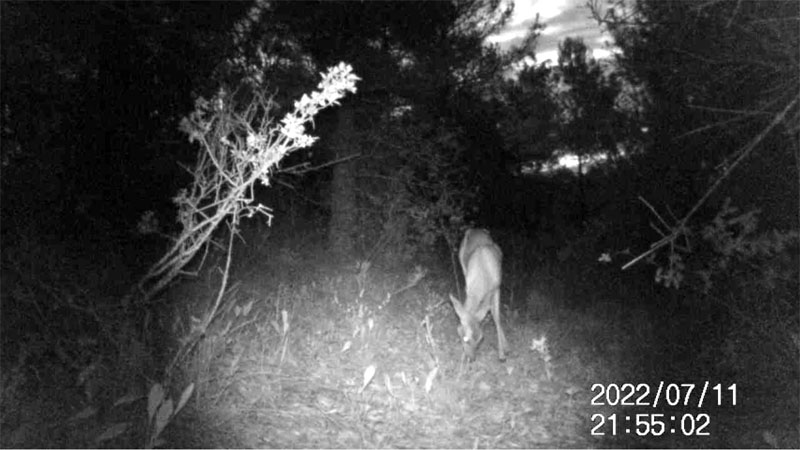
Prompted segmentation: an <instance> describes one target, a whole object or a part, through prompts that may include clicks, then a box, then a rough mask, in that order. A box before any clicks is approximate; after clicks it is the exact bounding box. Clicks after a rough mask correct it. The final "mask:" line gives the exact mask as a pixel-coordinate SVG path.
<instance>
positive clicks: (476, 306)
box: [450, 228, 508, 363]
mask: <svg viewBox="0 0 800 450" xmlns="http://www.w3.org/2000/svg"><path fill="white" fill-rule="evenodd" d="M458 260H459V262H460V263H461V270H462V271H463V273H464V284H465V291H466V298H465V299H464V303H461V302H460V301H459V300H458V299H457V298H455V297H454V296H453V295H452V294H450V301H451V302H452V303H453V309H455V311H456V315H458V319H459V321H460V325H459V326H458V334H459V336H461V341H462V344H463V346H464V356H465V357H466V358H468V359H469V361H470V362H471V361H473V360H474V359H475V350H476V349H477V348H478V344H480V343H481V340H482V339H483V330H482V326H481V323H482V322H483V319H484V318H486V314H487V313H488V312H489V311H491V312H492V319H494V324H495V327H497V351H498V355H499V359H500V361H505V359H506V348H507V346H508V343H507V342H506V335H505V333H503V327H502V325H501V324H500V281H501V278H502V270H501V263H502V261H503V252H502V251H501V250H500V247H499V246H498V245H497V244H496V243H495V242H494V240H492V237H491V236H490V235H489V232H488V231H486V230H484V229H480V228H470V229H468V230H467V231H466V232H465V233H464V239H462V240H461V246H460V247H459V250H458ZM462 363H463V358H462Z"/></svg>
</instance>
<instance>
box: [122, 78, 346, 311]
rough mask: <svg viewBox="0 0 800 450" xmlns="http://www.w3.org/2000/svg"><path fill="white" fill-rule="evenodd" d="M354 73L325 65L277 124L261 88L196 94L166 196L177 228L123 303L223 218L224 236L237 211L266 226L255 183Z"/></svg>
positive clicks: (182, 259) (200, 244)
mask: <svg viewBox="0 0 800 450" xmlns="http://www.w3.org/2000/svg"><path fill="white" fill-rule="evenodd" d="M359 79H360V78H359V77H358V76H356V75H355V74H354V73H353V69H352V67H351V66H350V65H348V64H345V63H343V62H342V63H339V64H338V65H337V66H333V67H330V68H329V69H328V70H327V72H325V73H323V74H322V81H320V83H319V84H318V85H317V89H316V90H315V91H313V92H312V93H311V94H310V95H308V94H304V95H303V96H302V97H301V98H300V99H299V100H297V101H296V102H295V103H294V108H293V109H292V110H291V111H289V112H288V113H286V115H285V116H284V117H283V118H282V119H280V121H278V122H277V123H275V121H274V120H273V117H272V115H271V113H272V112H273V111H274V110H275V109H276V108H275V104H274V103H273V101H272V98H271V97H269V96H267V95H265V94H263V91H260V92H259V91H256V92H255V93H254V94H253V95H252V97H251V100H250V101H249V102H248V103H247V104H246V105H245V106H244V107H242V106H239V105H237V104H236V102H234V96H233V95H232V94H231V93H229V92H227V91H226V90H224V89H221V90H220V91H218V92H217V94H216V95H215V96H214V97H213V98H212V99H210V100H207V99H204V98H199V99H197V101H196V103H195V110H194V111H193V112H192V113H191V114H189V116H187V117H185V118H184V119H183V120H182V121H181V125H180V128H181V130H182V131H183V132H185V133H186V134H187V135H188V136H189V142H196V143H198V144H199V146H200V149H199V153H198V158H197V161H196V163H195V165H194V167H193V168H191V169H189V171H190V173H191V174H192V182H191V184H190V186H189V187H188V188H185V189H181V190H180V191H179V192H178V194H177V195H176V196H175V197H174V198H173V201H174V202H175V204H176V206H177V207H178V214H177V217H178V222H179V224H180V226H181V229H180V232H179V233H177V235H176V236H173V237H172V245H171V246H170V248H169V250H167V252H166V253H165V254H164V255H163V256H162V257H161V259H160V260H159V261H157V262H156V263H155V264H153V266H151V268H150V270H148V272H147V273H146V274H145V276H144V277H142V279H141V280H140V281H139V283H137V286H136V289H135V290H134V291H132V292H131V293H130V294H129V295H128V296H127V297H126V298H125V302H126V303H127V302H128V301H130V300H139V301H147V300H149V299H151V298H152V297H153V296H154V295H155V294H157V293H158V292H160V291H161V289H163V288H164V287H165V286H166V285H167V284H169V282H171V281H172V280H173V279H175V277H177V276H178V275H179V274H181V273H182V272H183V270H184V268H185V267H186V265H187V264H188V263H189V262H190V261H191V260H192V259H193V258H194V257H195V255H196V254H197V252H198V251H199V250H201V249H203V248H205V247H206V246H207V245H209V244H210V243H211V235H212V233H213V232H214V230H216V229H217V227H218V226H219V225H220V223H222V222H223V220H226V219H227V220H228V223H229V226H230V227H231V231H232V232H231V235H233V234H235V231H236V230H237V229H238V223H239V219H240V218H241V217H242V216H245V217H252V216H253V215H255V214H263V215H264V216H265V217H266V218H267V220H268V223H270V224H271V222H272V211H271V209H270V208H269V207H267V206H265V205H262V204H258V203H255V202H254V195H253V188H254V186H255V183H256V181H260V182H261V183H263V184H264V185H269V184H270V176H271V175H272V173H273V171H274V170H275V169H276V168H277V167H278V165H279V163H280V161H281V160H282V159H283V158H284V157H285V156H286V155H287V154H289V153H291V152H293V151H295V150H298V149H301V148H305V147H309V146H311V145H312V144H313V143H314V142H315V141H316V139H317V138H316V137H315V136H310V135H308V134H307V133H306V128H305V126H306V124H307V123H308V122H311V121H312V120H313V119H314V116H315V115H316V114H317V113H319V111H320V110H322V109H323V108H327V107H329V106H334V105H338V104H339V101H340V100H341V99H342V98H343V97H344V96H345V95H346V94H347V93H348V92H349V93H355V92H356V86H355V85H356V82H357V81H358V80H359Z"/></svg>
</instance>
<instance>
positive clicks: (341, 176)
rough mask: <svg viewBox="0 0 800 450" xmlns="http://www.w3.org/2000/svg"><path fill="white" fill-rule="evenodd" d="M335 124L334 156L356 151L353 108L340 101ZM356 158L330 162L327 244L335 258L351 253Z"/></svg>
mask: <svg viewBox="0 0 800 450" xmlns="http://www.w3.org/2000/svg"><path fill="white" fill-rule="evenodd" d="M337 115H338V124H337V128H336V132H335V133H334V135H333V139H332V141H333V142H332V145H331V148H332V150H333V153H334V159H335V160H336V159H342V158H346V157H347V156H350V155H353V154H354V153H355V150H356V147H355V145H354V143H355V129H354V123H353V109H352V107H350V106H347V105H342V106H341V107H340V108H339V109H338V110H337ZM355 177H356V161H355V159H350V160H347V161H344V162H340V163H336V164H335V165H334V166H333V180H332V181H331V221H330V225H329V227H328V245H329V246H330V250H331V252H332V253H333V255H334V257H336V258H344V257H352V254H353V235H354V234H355V233H354V232H355V230H356V223H357V220H356V213H357V211H356V178H355Z"/></svg>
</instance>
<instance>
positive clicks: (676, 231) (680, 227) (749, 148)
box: [622, 96, 800, 270]
mask: <svg viewBox="0 0 800 450" xmlns="http://www.w3.org/2000/svg"><path fill="white" fill-rule="evenodd" d="M798 100H800V96H798V97H795V98H794V99H793V100H792V101H791V102H789V104H788V105H786V107H785V108H783V110H782V111H780V112H779V113H777V114H775V117H774V118H773V119H772V122H770V123H769V125H767V126H766V127H765V128H764V129H763V130H761V132H760V133H758V135H757V136H756V137H754V138H753V139H751V140H750V142H748V143H747V144H746V145H745V146H743V147H742V149H741V150H739V151H738V152H737V153H738V156H737V157H736V159H735V160H734V161H733V162H732V163H731V164H730V165H729V166H728V167H727V168H726V169H725V171H724V172H723V173H722V175H720V176H719V177H718V178H717V179H716V180H715V181H714V184H712V185H711V187H710V188H708V190H706V192H705V193H704V194H703V196H702V197H700V200H698V201H697V203H695V204H694V206H692V209H690V210H689V212H688V213H687V214H686V215H685V216H684V217H683V219H681V220H680V221H679V222H678V224H677V225H676V226H675V227H674V228H672V233H670V234H669V235H668V236H665V237H663V238H662V239H660V240H659V241H658V242H656V243H654V244H652V245H651V246H650V250H648V251H646V252H644V253H642V254H641V255H639V256H637V257H636V258H634V259H632V260H631V261H629V262H628V263H627V264H625V265H624V266H622V270H625V269H627V268H628V267H631V266H632V265H634V264H636V262H638V261H640V260H641V259H642V258H644V257H646V256H647V255H649V254H651V253H653V252H654V251H656V250H658V249H659V248H661V247H663V246H665V245H666V244H667V243H670V242H672V241H674V240H675V239H676V238H677V237H678V236H680V235H681V234H682V233H683V231H684V230H685V229H686V224H687V223H688V222H689V219H691V218H692V216H694V215H695V213H697V211H698V210H699V209H700V207H701V206H702V205H703V204H705V202H706V201H707V200H708V199H709V197H711V194H713V193H714V192H715V191H716V190H717V189H718V188H719V187H720V185H721V184H722V182H723V181H724V180H725V179H726V178H728V176H730V174H731V172H733V170H734V169H735V168H736V167H737V166H738V165H739V164H740V163H741V162H742V161H743V160H744V159H745V158H746V157H748V156H749V155H750V154H751V153H752V152H753V150H754V149H755V148H756V147H757V146H758V144H760V143H761V141H763V140H764V138H765V137H766V136H767V135H768V134H769V133H770V132H771V131H772V129H773V128H775V127H776V126H778V125H780V124H781V123H782V122H783V120H784V119H785V118H786V115H787V114H788V113H789V111H791V110H792V108H794V107H795V105H797V103H798ZM659 218H660V217H659Z"/></svg>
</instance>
